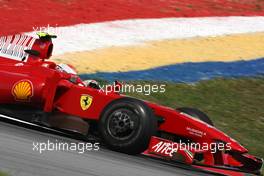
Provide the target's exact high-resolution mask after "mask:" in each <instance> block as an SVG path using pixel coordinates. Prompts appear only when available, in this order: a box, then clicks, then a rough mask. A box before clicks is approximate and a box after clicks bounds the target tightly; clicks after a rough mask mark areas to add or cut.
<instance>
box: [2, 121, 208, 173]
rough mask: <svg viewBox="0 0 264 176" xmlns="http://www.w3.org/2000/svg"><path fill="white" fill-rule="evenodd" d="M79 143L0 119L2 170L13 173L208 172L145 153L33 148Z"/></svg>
mask: <svg viewBox="0 0 264 176" xmlns="http://www.w3.org/2000/svg"><path fill="white" fill-rule="evenodd" d="M47 140H50V141H59V142H78V141H77V140H75V139H72V138H69V137H66V136H63V135H58V134H54V133H53V134H52V133H50V132H47V131H43V130H42V131H39V130H36V129H31V128H28V127H25V126H24V127H21V125H20V126H19V125H17V124H10V123H7V122H2V121H0V170H2V171H5V172H8V173H10V175H12V176H53V175H54V176H55V175H56V176H84V175H85V176H89V175H91V176H97V175H98V176H104V175H107V176H119V175H122V176H126V175H129V176H130V175H137V176H161V175H162V176H170V175H171V176H177V175H181V176H185V175H190V176H192V175H193V176H194V175H208V174H206V173H200V172H197V171H192V170H187V169H184V168H181V167H175V166H171V165H167V164H165V163H162V162H160V161H157V160H153V159H149V158H146V157H142V156H130V155H126V154H122V153H117V152H113V151H110V150H108V149H105V148H100V150H99V151H86V152H85V153H84V154H78V152H72V151H70V152H69V151H52V152H51V151H49V152H44V153H42V154H40V153H39V152H37V151H33V142H46V141H47Z"/></svg>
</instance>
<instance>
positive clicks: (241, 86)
mask: <svg viewBox="0 0 264 176" xmlns="http://www.w3.org/2000/svg"><path fill="white" fill-rule="evenodd" d="M133 83H136V84H139V83H141V84H144V83H146V82H133ZM148 83H149V82H148ZM151 84H155V83H154V82H152V83H151ZM159 84H161V83H159ZM166 85H167V86H166V92H165V93H163V94H161V93H155V94H151V95H150V96H146V95H143V94H139V93H137V94H136V93H134V94H130V95H132V96H135V97H137V98H141V99H145V100H150V101H153V102H156V103H159V104H162V105H166V106H169V107H173V108H176V107H183V106H184V107H185V106H188V107H195V108H198V109H200V110H202V111H204V112H205V113H207V114H208V115H209V116H210V118H211V119H212V120H213V122H214V124H215V125H216V127H217V128H218V129H220V130H222V131H224V132H225V133H227V134H228V135H229V136H231V137H233V138H234V139H236V140H237V141H239V142H240V143H241V144H242V145H243V146H245V147H246V148H248V149H249V151H250V153H252V154H255V155H257V156H260V157H262V158H264V77H260V78H241V79H214V80H209V81H201V82H199V83H196V84H183V83H178V84H176V83H166Z"/></svg>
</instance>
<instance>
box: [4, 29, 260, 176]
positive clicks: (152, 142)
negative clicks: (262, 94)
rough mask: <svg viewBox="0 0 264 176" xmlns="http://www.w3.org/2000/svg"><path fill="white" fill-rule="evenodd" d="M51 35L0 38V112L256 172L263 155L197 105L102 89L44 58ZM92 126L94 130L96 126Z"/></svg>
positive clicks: (126, 145) (202, 164) (230, 170)
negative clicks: (183, 105) (162, 102)
mask: <svg viewBox="0 0 264 176" xmlns="http://www.w3.org/2000/svg"><path fill="white" fill-rule="evenodd" d="M53 37H55V36H52V35H49V34H47V33H39V38H33V37H30V36H25V35H14V36H8V37H2V38H0V80H1V81H0V103H1V106H0V113H1V114H3V115H5V116H9V117H13V118H18V119H22V120H24V121H29V122H31V123H37V124H40V125H43V126H46V127H49V128H55V129H62V130H64V131H65V130H66V131H70V132H75V133H79V134H81V135H88V133H89V134H91V133H92V134H99V136H100V138H101V139H102V141H103V142H104V143H105V144H106V145H107V146H108V147H109V148H110V149H112V150H116V151H119V152H123V153H127V154H139V153H142V154H144V155H147V156H150V157H154V158H159V159H164V160H166V161H168V160H169V161H173V162H174V161H175V162H183V163H185V164H188V165H191V166H193V167H196V168H202V169H206V170H210V171H213V172H216V173H225V174H226V175H243V173H253V174H260V171H261V167H262V164H263V161H262V159H260V158H257V157H255V156H252V155H250V154H248V150H247V149H245V148H244V147H243V146H241V145H240V144H239V143H238V142H237V141H235V140H234V139H232V138H230V137H229V136H227V135H226V134H225V133H223V132H221V131H219V130H218V129H216V128H215V127H214V125H213V123H212V122H211V120H210V119H209V118H208V117H207V116H206V115H205V114H204V113H202V112H201V111H199V110H196V109H192V108H179V109H176V110H175V109H171V108H168V107H164V106H160V105H157V104H154V103H150V102H147V101H142V100H138V99H135V98H131V97H127V96H124V95H122V94H120V93H118V92H117V91H116V89H119V88H120V84H115V85H113V87H112V88H113V89H112V91H110V92H109V91H108V92H106V91H104V90H102V89H100V88H99V87H98V85H97V84H96V82H88V83H87V82H85V81H82V80H81V79H80V78H79V77H78V76H77V74H76V72H75V70H74V68H72V67H71V66H69V65H66V64H59V65H57V64H56V63H54V62H50V61H47V59H48V58H49V57H50V56H51V54H52V50H53V44H52V40H51V39H52V38H53ZM95 131H96V132H97V133H95Z"/></svg>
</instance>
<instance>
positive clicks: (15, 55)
mask: <svg viewBox="0 0 264 176" xmlns="http://www.w3.org/2000/svg"><path fill="white" fill-rule="evenodd" d="M38 36H39V38H34V37H31V36H27V35H24V34H17V35H10V36H4V37H0V56H1V57H4V58H7V59H12V60H17V61H24V62H27V61H28V59H30V58H36V57H37V58H39V59H48V58H50V57H51V55H52V51H53V43H52V40H51V38H56V36H53V35H49V34H47V33H43V32H40V33H38ZM25 51H26V52H25Z"/></svg>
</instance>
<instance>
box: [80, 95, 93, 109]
mask: <svg viewBox="0 0 264 176" xmlns="http://www.w3.org/2000/svg"><path fill="white" fill-rule="evenodd" d="M92 102H93V97H91V96H90V95H82V96H81V98H80V105H81V108H82V110H84V111H85V110H87V109H88V108H89V107H90V106H91V105H92Z"/></svg>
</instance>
